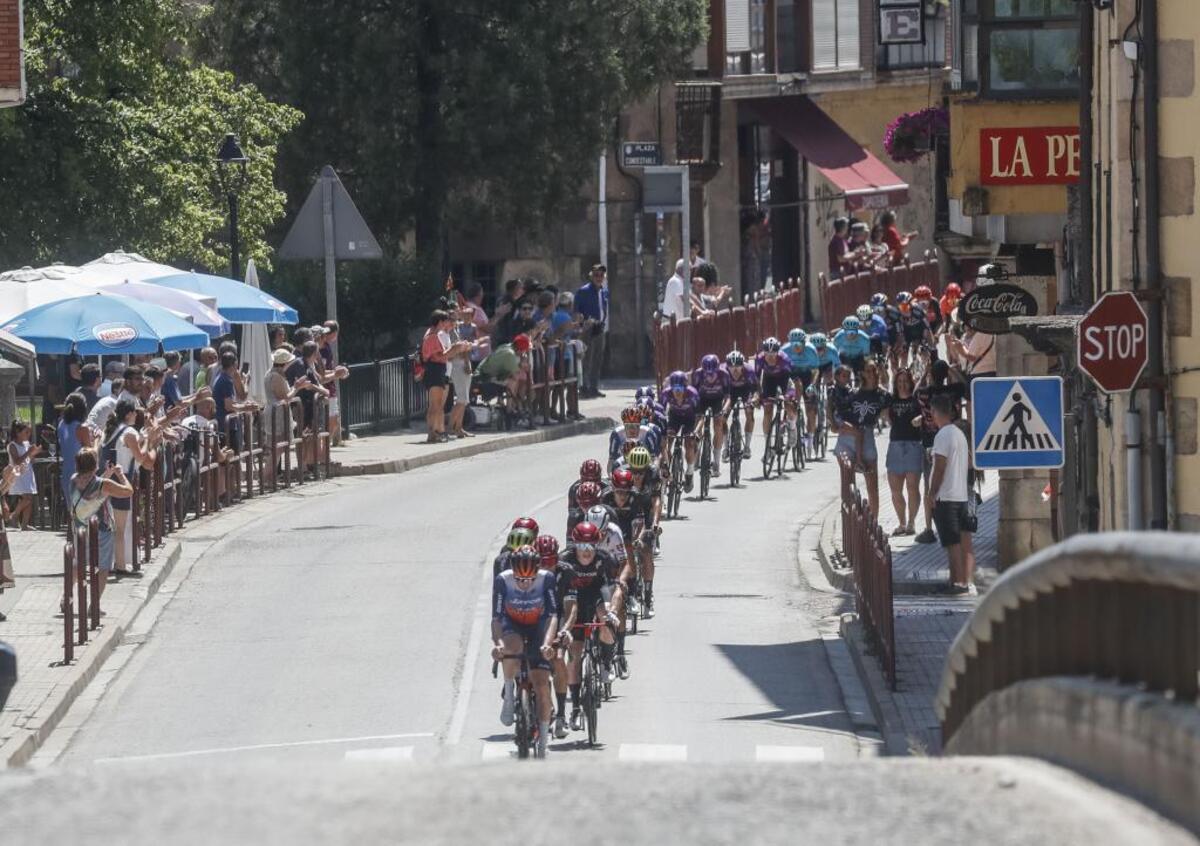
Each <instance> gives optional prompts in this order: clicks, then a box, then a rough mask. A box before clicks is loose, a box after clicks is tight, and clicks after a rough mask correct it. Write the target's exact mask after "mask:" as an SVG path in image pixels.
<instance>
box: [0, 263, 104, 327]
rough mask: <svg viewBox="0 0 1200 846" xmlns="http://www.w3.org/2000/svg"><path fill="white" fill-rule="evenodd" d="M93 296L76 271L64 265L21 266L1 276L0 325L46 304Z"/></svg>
mask: <svg viewBox="0 0 1200 846" xmlns="http://www.w3.org/2000/svg"><path fill="white" fill-rule="evenodd" d="M90 293H92V291H91V289H90V288H88V287H87V286H86V285H84V284H82V282H80V281H79V269H78V268H74V267H67V266H65V265H51V266H50V267H38V268H33V267H23V268H21V269H20V270H9V271H7V272H5V273H0V323H4V322H6V321H8V320H11V319H12V318H14V317H16V316H17V315H19V314H23V313H24V312H27V311H29V310H30V309H32V308H37V307H38V306H40V305H44V304H46V303H53V302H57V301H59V300H69V299H71V298H72V297H82V296H86V295H87V294H90Z"/></svg>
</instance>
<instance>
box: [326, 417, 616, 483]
mask: <svg viewBox="0 0 1200 846" xmlns="http://www.w3.org/2000/svg"><path fill="white" fill-rule="evenodd" d="M615 425H616V423H615V422H613V420H612V419H611V418H608V417H590V418H588V419H587V420H580V421H576V422H574V423H564V424H562V425H559V426H555V427H553V428H547V429H535V430H534V431H532V432H518V433H516V434H513V435H507V436H505V437H502V438H495V439H493V440H490V441H483V442H477V443H470V444H462V445H460V446H455V447H453V448H451V449H445V450H441V451H439V452H431V453H429V454H427V455H421V456H417V457H415V458H394V459H389V460H386V461H373V462H369V463H365V464H341V463H334V465H333V476H334V477H343V476H378V475H382V474H386V473H405V472H407V471H409V470H416V469H417V468H419V467H428V466H430V465H431V464H441V463H443V462H446V461H454V460H455V459H458V458H469V457H471V456H473V455H482V454H483V453H486V452H498V451H499V450H502V449H509V448H511V447H519V446H528V445H530V444H540V443H546V442H547V441H557V440H562V439H563V438H571V437H575V436H576V435H595V434H599V433H601V432H607V431H609V430H611V429H612V428H613V427H614V426H615Z"/></svg>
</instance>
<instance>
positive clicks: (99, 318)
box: [0, 293, 208, 355]
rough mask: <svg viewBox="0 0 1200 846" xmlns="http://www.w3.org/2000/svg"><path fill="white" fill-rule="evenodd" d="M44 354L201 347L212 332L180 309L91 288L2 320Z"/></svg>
mask: <svg viewBox="0 0 1200 846" xmlns="http://www.w3.org/2000/svg"><path fill="white" fill-rule="evenodd" d="M0 329H2V330H4V331H5V332H10V333H12V334H13V335H16V336H17V337H18V338H21V339H22V340H25V341H28V342H29V343H31V344H33V346H34V348H35V349H36V350H37V351H38V353H39V354H43V355H65V354H67V353H70V352H72V351H74V352H77V353H79V354H80V355H133V354H140V353H156V352H158V349H159V347H160V346H161V347H162V348H163V349H164V350H190V349H198V348H200V347H203V346H206V345H207V344H208V335H207V334H206V333H205V332H203V331H202V330H200V329H197V328H196V327H195V326H193V325H192V324H191V323H188V322H187V321H186V320H184V319H183V318H181V317H177V316H176V315H175V314H174V312H170V311H168V310H167V309H165V308H162V307H161V306H156V305H154V304H153V303H144V302H139V301H138V300H131V299H129V298H128V297H114V296H111V295H108V294H99V293H97V294H89V295H88V296H86V297H74V298H72V299H69V300H59V301H58V302H53V303H46V304H45V305H40V306H38V307H37V308H33V309H30V310H29V311H27V312H25V313H23V314H20V315H17V316H16V317H14V318H13V319H12V320H10V321H9V322H8V323H6V324H4V325H3V326H0Z"/></svg>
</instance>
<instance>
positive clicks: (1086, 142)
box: [1070, 3, 1100, 532]
mask: <svg viewBox="0 0 1200 846" xmlns="http://www.w3.org/2000/svg"><path fill="white" fill-rule="evenodd" d="M1094 29H1095V12H1094V10H1093V8H1092V4H1091V3H1082V4H1080V9H1079V59H1080V65H1079V153H1080V156H1079V161H1080V166H1079V239H1078V242H1077V249H1076V250H1075V251H1074V252H1075V280H1074V281H1075V284H1074V285H1072V286H1071V297H1070V299H1071V305H1073V306H1077V307H1082V308H1085V309H1086V308H1089V307H1090V306H1091V305H1092V303H1094V302H1095V300H1096V297H1095V284H1094V280H1093V278H1092V274H1093V272H1094V269H1095V262H1094V261H1093V260H1092V259H1093V247H1092V240H1093V239H1094V238H1095V216H1094V215H1095V195H1094V193H1093V192H1094V191H1095V187H1096V186H1095V178H1094V173H1095V169H1094V168H1093V167H1092V165H1091V162H1092V160H1093V157H1094V155H1093V149H1094V142H1093V138H1092V133H1093V129H1094V118H1093V113H1092V108H1093V107H1092V95H1093V93H1094V91H1093V89H1094V87H1095V46H1094V43H1093V39H1094V32H1093V30H1094ZM1072 384H1073V388H1074V390H1075V391H1076V392H1078V393H1077V394H1076V396H1079V395H1081V394H1086V393H1088V391H1089V388H1090V386H1089V385H1088V381H1087V379H1086V378H1085V377H1083V376H1082V375H1080V374H1076V375H1075V377H1074V379H1073V380H1072ZM1076 407H1077V408H1081V409H1082V412H1083V420H1082V421H1081V425H1080V426H1079V428H1078V429H1077V430H1076V432H1077V435H1076V437H1077V440H1078V443H1077V444H1076V446H1077V448H1078V453H1077V454H1078V455H1079V457H1080V459H1081V460H1082V462H1083V467H1082V468H1081V470H1082V474H1081V476H1082V482H1083V484H1082V485H1081V486H1080V489H1079V490H1076V491H1074V492H1073V496H1074V499H1075V506H1076V508H1075V514H1074V515H1073V519H1074V522H1075V526H1074V529H1075V531H1076V532H1089V531H1095V530H1096V527H1097V525H1098V524H1099V510H1100V509H1099V502H1100V496H1099V493H1098V491H1099V486H1100V453H1099V439H1098V436H1097V424H1096V406H1095V403H1094V402H1092V401H1091V399H1090V397H1088V398H1086V399H1085V400H1084V402H1082V403H1078V402H1077V403H1076Z"/></svg>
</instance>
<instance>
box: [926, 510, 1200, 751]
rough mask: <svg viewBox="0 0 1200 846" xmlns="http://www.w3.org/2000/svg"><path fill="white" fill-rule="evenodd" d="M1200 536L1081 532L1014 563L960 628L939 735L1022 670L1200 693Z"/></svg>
mask: <svg viewBox="0 0 1200 846" xmlns="http://www.w3.org/2000/svg"><path fill="white" fill-rule="evenodd" d="M1197 562H1200V538H1197V536H1195V535H1184V534H1168V533H1166V532H1110V533H1103V534H1092V535H1076V536H1075V537H1073V538H1071V539H1069V540H1067V541H1064V542H1063V543H1060V544H1056V545H1055V546H1052V547H1050V548H1049V549H1045V550H1043V551H1041V552H1039V553H1037V554H1036V555H1033V556H1031V557H1030V558H1027V559H1025V561H1023V562H1021V563H1020V564H1019V565H1017V566H1016V567H1013V568H1012V569H1010V570H1007V571H1006V572H1005V573H1004V574H1003V575H1001V577H1000V578H999V579H998V580H997V581H996V583H995V584H994V585H992V587H991V588H990V589H989V590H988V592H987V594H986V595H985V596H984V597H983V599H982V601H981V602H980V603H979V605H978V607H976V609H975V612H974V613H973V614H972V615H971V619H970V621H968V623H967V625H966V626H964V627H963V630H962V631H961V632H959V634H958V637H957V638H955V640H954V644H953V645H952V646H951V647H950V653H949V655H948V656H947V659H946V670H945V672H944V673H943V675H942V684H941V687H940V689H939V690H938V695H937V701H936V709H937V715H938V718H939V719H940V720H941V722H942V740H943V744H945V743H948V742H949V740H950V738H951V737H952V736H953V735H954V733H955V732H956V731H957V730H958V729H959V727H960V726H962V724H963V722H964V720H966V718H967V716H968V715H969V714H970V713H971V710H972V709H973V708H974V707H975V706H976V705H977V704H979V703H980V702H982V701H983V700H984V699H985V698H986V697H987V696H988V695H989V694H990V693H992V692H994V691H999V690H1002V689H1004V688H1006V687H1008V686H1009V685H1012V684H1015V683H1017V682H1019V681H1023V680H1026V679H1036V678H1045V677H1048V676H1089V677H1095V678H1099V679H1106V680H1115V681H1116V682H1118V683H1120V684H1124V685H1130V686H1133V687H1137V688H1140V689H1144V690H1147V691H1152V692H1156V693H1162V694H1169V695H1170V696H1172V697H1173V699H1174V701H1175V702H1179V703H1185V702H1186V703H1195V702H1196V701H1197V697H1198V680H1200V564H1198V563H1197Z"/></svg>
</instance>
